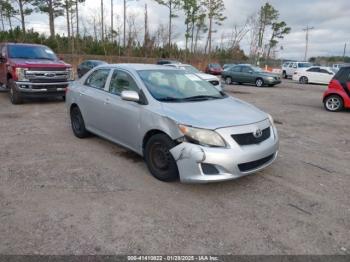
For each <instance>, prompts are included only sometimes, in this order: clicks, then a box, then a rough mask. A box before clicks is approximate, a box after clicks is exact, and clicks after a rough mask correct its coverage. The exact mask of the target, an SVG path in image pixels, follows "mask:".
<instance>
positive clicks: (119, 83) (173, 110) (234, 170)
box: [66, 64, 279, 183]
mask: <svg viewBox="0 0 350 262" xmlns="http://www.w3.org/2000/svg"><path fill="white" fill-rule="evenodd" d="M66 104H67V107H68V110H69V113H70V117H71V122H72V129H73V132H74V134H75V135H76V136H77V137H79V138H84V137H86V136H88V135H89V132H91V133H94V134H96V135H99V136H101V137H104V138H105V139H108V140H110V141H112V142H115V143H117V144H119V145H122V146H124V147H126V148H129V149H130V150H132V151H135V152H136V153H138V154H140V155H141V156H143V157H144V159H145V161H146V163H147V166H148V168H149V170H150V172H151V173H152V174H153V175H154V176H155V177H156V178H158V179H160V180H162V181H173V180H176V179H178V178H180V180H181V181H182V182H193V183H207V182H214V181H225V180H230V179H235V178H239V177H242V176H245V175H248V174H251V173H254V172H256V171H259V170H261V169H263V168H265V167H267V166H269V165H270V164H271V163H272V162H273V161H274V160H275V159H276V157H277V153H278V144H279V139H278V135H277V131H276V128H275V126H274V123H273V119H272V117H271V116H270V115H268V114H266V113H264V112H262V111H260V110H259V109H257V108H255V107H254V106H252V105H250V104H247V103H245V102H243V101H241V100H238V99H235V98H233V97H230V96H227V95H226V94H225V93H223V92H220V91H218V90H217V89H216V88H215V87H214V86H213V85H211V84H210V83H208V82H207V81H205V80H202V79H201V78H199V77H198V76H196V75H195V74H190V73H188V72H186V71H184V70H179V69H174V68H170V67H169V68H166V67H164V66H157V65H141V64H118V65H103V66H99V67H97V68H95V69H93V70H92V71H90V72H89V73H88V74H87V75H85V76H84V77H83V78H81V79H80V80H78V81H76V82H74V83H72V84H70V86H69V87H68V89H67V94H66Z"/></svg>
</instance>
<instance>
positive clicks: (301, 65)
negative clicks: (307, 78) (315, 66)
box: [298, 63, 312, 68]
mask: <svg viewBox="0 0 350 262" xmlns="http://www.w3.org/2000/svg"><path fill="white" fill-rule="evenodd" d="M298 65H299V67H300V68H306V67H311V66H312V64H310V63H298Z"/></svg>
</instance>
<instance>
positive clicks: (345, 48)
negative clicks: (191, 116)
mask: <svg viewBox="0 0 350 262" xmlns="http://www.w3.org/2000/svg"><path fill="white" fill-rule="evenodd" d="M345 55H346V43H345V44H344V53H343V60H344V62H345Z"/></svg>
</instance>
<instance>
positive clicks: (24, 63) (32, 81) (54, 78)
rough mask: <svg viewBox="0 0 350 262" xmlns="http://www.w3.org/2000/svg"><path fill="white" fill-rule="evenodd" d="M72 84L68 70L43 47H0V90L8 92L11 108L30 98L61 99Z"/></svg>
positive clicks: (24, 45) (71, 72) (50, 51)
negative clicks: (3, 89) (4, 89)
mask: <svg viewBox="0 0 350 262" xmlns="http://www.w3.org/2000/svg"><path fill="white" fill-rule="evenodd" d="M73 80H74V74H73V70H72V66H71V65H69V64H66V63H65V62H63V61H61V60H60V59H59V58H57V56H56V55H55V53H54V52H53V51H52V50H51V49H50V48H48V47H47V46H43V45H36V44H17V43H0V87H2V88H6V89H8V90H9V93H10V99H11V102H12V103H13V104H21V103H22V101H23V98H30V97H52V96H54V97H62V98H64V97H65V90H66V87H67V86H68V84H69V82H70V81H73Z"/></svg>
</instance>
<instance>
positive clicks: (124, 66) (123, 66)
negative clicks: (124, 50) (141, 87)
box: [105, 63, 176, 71]
mask: <svg viewBox="0 0 350 262" xmlns="http://www.w3.org/2000/svg"><path fill="white" fill-rule="evenodd" d="M105 66H106V65H105ZM107 66H108V67H110V68H121V69H126V70H135V71H141V70H174V69H175V70H176V68H173V67H169V66H165V65H154V64H132V63H130V64H108V65H107Z"/></svg>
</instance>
